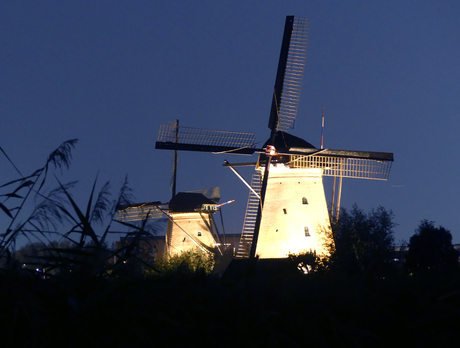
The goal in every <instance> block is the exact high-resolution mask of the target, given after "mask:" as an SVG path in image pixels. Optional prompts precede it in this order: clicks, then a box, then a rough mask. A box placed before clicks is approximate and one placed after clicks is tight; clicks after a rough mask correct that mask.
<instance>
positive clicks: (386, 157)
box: [286, 147, 394, 162]
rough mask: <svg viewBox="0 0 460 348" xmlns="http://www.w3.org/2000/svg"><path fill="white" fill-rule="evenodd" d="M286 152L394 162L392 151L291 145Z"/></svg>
mask: <svg viewBox="0 0 460 348" xmlns="http://www.w3.org/2000/svg"><path fill="white" fill-rule="evenodd" d="M286 154H299V155H301V154H302V155H306V156H319V155H321V156H327V157H343V158H363V159H373V160H377V161H391V162H393V160H394V159H393V154H392V153H390V152H373V151H350V150H332V149H315V148H304V147H290V148H289V152H288V153H286Z"/></svg>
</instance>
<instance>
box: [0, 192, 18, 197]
mask: <svg viewBox="0 0 460 348" xmlns="http://www.w3.org/2000/svg"><path fill="white" fill-rule="evenodd" d="M0 197H9V198H24V197H22V196H19V195H17V194H16V193H14V192H13V193H6V194H4V195H0Z"/></svg>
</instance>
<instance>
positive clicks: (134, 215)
mask: <svg viewBox="0 0 460 348" xmlns="http://www.w3.org/2000/svg"><path fill="white" fill-rule="evenodd" d="M167 209H168V205H167V204H156V205H152V204H148V203H145V204H141V205H136V206H128V207H126V208H124V209H119V210H118V211H117V215H116V217H115V219H116V220H119V221H123V222H133V221H143V220H146V219H149V220H150V219H161V218H165V217H166V215H165V214H164V213H163V211H165V210H167Z"/></svg>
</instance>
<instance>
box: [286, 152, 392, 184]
mask: <svg viewBox="0 0 460 348" xmlns="http://www.w3.org/2000/svg"><path fill="white" fill-rule="evenodd" d="M392 163H393V162H392V161H379V160H374V159H367V158H349V157H332V156H303V155H291V156H290V161H289V162H288V165H289V167H290V168H297V169H307V168H321V169H322V170H323V175H324V176H335V177H343V178H358V179H371V180H388V177H389V175H390V169H391V165H392Z"/></svg>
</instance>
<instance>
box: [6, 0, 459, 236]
mask: <svg viewBox="0 0 460 348" xmlns="http://www.w3.org/2000/svg"><path fill="white" fill-rule="evenodd" d="M287 15H295V16H299V17H306V18H309V19H310V36H309V43H308V54H307V60H306V67H305V72H304V80H303V88H302V94H301V98H300V104H299V109H298V116H297V120H296V124H295V128H294V129H293V130H292V131H291V133H292V134H294V135H296V136H299V137H301V138H304V139H305V140H307V141H308V142H310V143H312V144H313V145H315V146H317V147H319V146H320V136H321V114H322V108H323V107H325V114H326V122H325V123H326V125H325V131H324V145H325V147H326V148H331V149H343V150H362V151H381V152H393V153H394V157H395V162H394V163H393V167H392V170H391V173H390V178H389V180H388V181H370V180H357V179H344V187H343V196H342V207H345V208H351V207H352V205H353V204H354V203H356V204H357V205H358V206H359V207H360V208H362V209H363V210H364V211H369V210H370V209H372V208H377V207H378V206H380V205H381V206H383V207H385V208H386V209H389V210H390V209H391V210H392V211H393V212H394V214H395V220H394V221H395V222H396V223H397V224H398V226H397V227H396V228H395V240H396V242H397V243H399V242H400V241H401V240H406V241H408V240H409V238H410V236H411V235H412V234H413V233H414V230H415V229H416V227H417V226H418V224H419V222H420V221H421V220H422V219H428V220H432V221H435V223H436V225H442V226H444V227H445V228H447V229H449V230H450V231H451V232H452V235H453V240H454V242H455V243H460V229H459V228H458V218H457V216H456V214H459V210H460V200H459V198H458V193H459V189H458V186H459V185H458V176H459V174H460V161H459V160H458V152H459V149H460V137H459V136H458V134H459V131H460V121H459V117H458V116H459V112H460V3H459V2H458V1H455V0H451V1H448V0H445V1H436V2H435V1H422V0H418V1H400V0H390V1H372V2H369V1H341V0H338V1H328V0H326V1H283V2H280V1H274V0H273V1H272V0H269V1H251V2H248V1H243V0H232V1H225V0H222V1H136V2H131V1H110V2H109V1H78V2H70V1H20V2H19V1H17V2H16V1H15V2H7V1H2V2H1V3H0V118H1V127H0V146H1V147H2V148H3V150H4V151H5V152H6V153H7V154H8V155H9V156H10V158H11V159H12V160H13V161H14V163H15V164H16V165H17V166H18V167H19V169H20V170H21V171H22V172H23V173H24V174H28V173H31V172H33V171H34V170H35V169H37V168H38V167H40V166H42V165H43V163H44V161H45V160H46V158H47V156H48V155H49V154H50V152H51V151H53V150H54V149H55V148H56V147H58V146H59V144H60V143H62V142H63V141H65V140H68V139H73V138H78V139H79V143H78V145H77V147H76V148H75V150H74V152H73V162H72V166H71V169H70V170H69V171H64V173H63V174H64V175H63V178H62V180H63V181H72V180H79V184H78V186H77V188H76V189H75V190H73V191H72V192H73V194H74V197H75V199H76V200H77V202H79V203H80V204H82V205H84V204H85V203H86V201H87V199H88V197H89V193H90V191H91V186H92V183H93V181H94V179H95V178H96V175H99V178H98V182H99V184H100V185H99V187H101V186H102V185H103V184H104V183H105V182H106V181H108V180H110V182H111V184H112V192H113V193H114V194H115V193H116V192H117V191H118V188H119V186H120V184H121V182H122V181H123V179H124V177H125V175H128V178H129V182H130V186H131V187H132V188H133V190H134V195H135V197H136V201H138V202H142V201H164V202H165V201H168V200H169V199H170V196H171V193H170V191H169V187H170V180H171V174H172V153H171V151H165V150H155V141H156V138H157V135H158V130H159V126H160V124H162V123H169V122H172V121H174V120H175V119H179V122H180V125H182V126H188V127H197V128H209V129H217V130H229V131H242V132H254V133H255V134H256V138H257V140H258V141H260V142H261V143H262V144H263V143H264V142H265V141H266V140H267V138H268V136H269V129H268V128H267V124H268V116H269V112H270V106H271V98H272V89H273V85H274V82H275V74H276V69H277V64H278V58H279V51H280V47H281V39H282V35H283V28H284V22H285V18H286V16H287ZM225 159H227V160H228V161H230V162H246V161H247V162H250V161H255V159H256V157H255V156H254V157H246V156H236V155H225V156H224V155H213V154H207V153H191V152H181V153H179V168H178V170H179V172H178V190H179V191H187V190H198V189H202V188H208V187H212V186H220V187H221V197H222V198H221V202H223V201H227V200H230V199H235V200H236V202H235V203H232V204H230V205H227V206H225V207H224V208H223V216H224V219H225V226H226V231H227V233H229V232H232V233H238V232H240V231H241V226H242V223H243V218H244V211H245V208H246V202H247V195H248V190H247V188H246V187H245V186H244V185H243V184H242V183H241V182H240V180H239V179H238V178H237V177H236V176H235V175H234V174H233V173H232V172H231V171H230V170H229V169H228V168H224V167H223V166H222V164H223V162H224V160H225ZM241 172H242V174H244V175H245V176H246V177H247V178H249V176H250V174H251V173H252V170H251V169H245V170H242V171H241ZM98 173H99V174H98ZM58 174H59V175H60V173H59V172H58ZM16 175H17V174H16V173H15V171H14V168H12V166H11V165H10V164H9V162H8V161H7V160H6V158H5V157H4V156H3V155H2V154H0V184H1V183H4V182H6V181H8V180H11V179H14V178H16V177H17V176H16ZM325 182H326V190H329V191H327V192H326V198H327V200H328V201H330V198H331V193H330V186H331V182H332V179H327V178H326V179H325ZM4 219H5V217H4V215H0V221H2V220H3V222H2V225H3V224H4V221H5V220H4Z"/></svg>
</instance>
